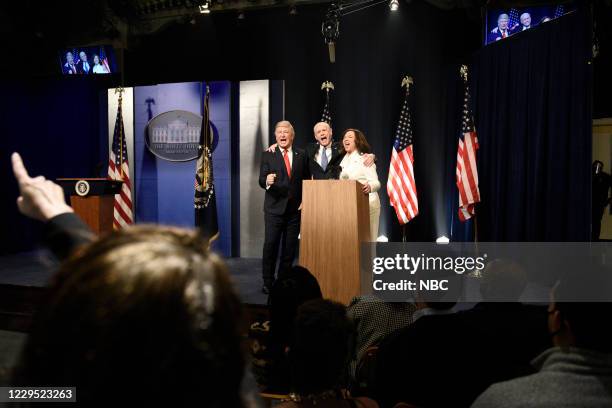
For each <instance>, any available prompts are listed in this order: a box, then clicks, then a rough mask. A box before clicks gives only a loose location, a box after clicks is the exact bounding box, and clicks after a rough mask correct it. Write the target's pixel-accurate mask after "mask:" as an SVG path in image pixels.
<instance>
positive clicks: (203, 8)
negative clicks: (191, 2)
mask: <svg viewBox="0 0 612 408" xmlns="http://www.w3.org/2000/svg"><path fill="white" fill-rule="evenodd" d="M198 10H199V11H200V14H210V0H206V1H204V2H203V3H201V4H199V5H198Z"/></svg>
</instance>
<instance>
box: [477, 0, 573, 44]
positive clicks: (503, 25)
mask: <svg viewBox="0 0 612 408" xmlns="http://www.w3.org/2000/svg"><path fill="white" fill-rule="evenodd" d="M575 9H576V7H575V5H574V2H571V3H564V4H562V5H549V6H534V7H522V8H519V7H516V8H510V9H499V8H489V9H488V10H487V18H486V24H485V35H484V43H485V45H487V44H490V43H493V42H496V41H500V40H503V39H504V38H508V37H510V36H512V35H515V34H519V33H521V32H523V31H526V30H529V29H530V28H533V27H536V26H538V25H540V24H544V23H546V22H547V21H550V20H553V19H555V18H558V17H561V16H562V15H564V14H567V13H569V12H571V11H574V10H575Z"/></svg>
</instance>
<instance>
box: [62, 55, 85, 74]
mask: <svg viewBox="0 0 612 408" xmlns="http://www.w3.org/2000/svg"><path fill="white" fill-rule="evenodd" d="M62 72H63V73H64V74H69V75H76V74H82V73H83V71H82V70H80V69H79V66H78V65H77V64H76V63H75V62H74V55H72V53H71V52H70V51H68V52H67V53H66V63H65V64H64V66H63V67H62Z"/></svg>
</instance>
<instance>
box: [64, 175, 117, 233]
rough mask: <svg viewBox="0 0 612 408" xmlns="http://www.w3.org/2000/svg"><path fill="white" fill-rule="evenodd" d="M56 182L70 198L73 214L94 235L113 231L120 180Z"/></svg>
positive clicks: (70, 179) (65, 180) (95, 179)
mask: <svg viewBox="0 0 612 408" xmlns="http://www.w3.org/2000/svg"><path fill="white" fill-rule="evenodd" d="M57 182H58V184H59V185H60V186H62V188H63V189H64V192H65V193H66V194H68V195H69V196H70V206H71V207H72V208H73V209H74V212H75V213H76V214H77V215H78V216H79V217H81V219H82V220H83V221H85V223H86V224H87V225H89V227H90V228H91V229H92V230H93V231H94V232H95V233H96V234H102V233H105V232H110V231H112V230H113V210H114V205H115V194H119V192H120V191H121V184H123V181H121V180H109V179H105V178H83V179H79V178H59V179H57Z"/></svg>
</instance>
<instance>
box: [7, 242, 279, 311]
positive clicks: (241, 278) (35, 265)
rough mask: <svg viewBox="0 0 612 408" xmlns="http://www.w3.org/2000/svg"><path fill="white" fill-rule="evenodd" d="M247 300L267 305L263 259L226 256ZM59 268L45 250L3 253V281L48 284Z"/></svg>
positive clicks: (16, 284)
mask: <svg viewBox="0 0 612 408" xmlns="http://www.w3.org/2000/svg"><path fill="white" fill-rule="evenodd" d="M225 261H226V263H227V265H228V267H229V271H230V274H231V276H232V279H233V280H234V282H235V285H236V289H237V290H238V293H239V295H240V298H241V300H242V302H243V303H247V304H255V305H265V304H266V303H267V301H268V296H267V295H264V294H263V293H262V292H261V286H262V280H261V259H257V258H229V259H226V260H225ZM56 269H57V262H56V261H55V260H54V258H53V257H52V256H51V255H50V253H49V252H47V251H45V250H40V251H32V252H24V253H19V254H14V255H3V256H0V285H12V286H19V287H44V286H45V285H46V284H47V282H49V279H50V278H51V276H52V275H53V273H54V272H55V270H56Z"/></svg>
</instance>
